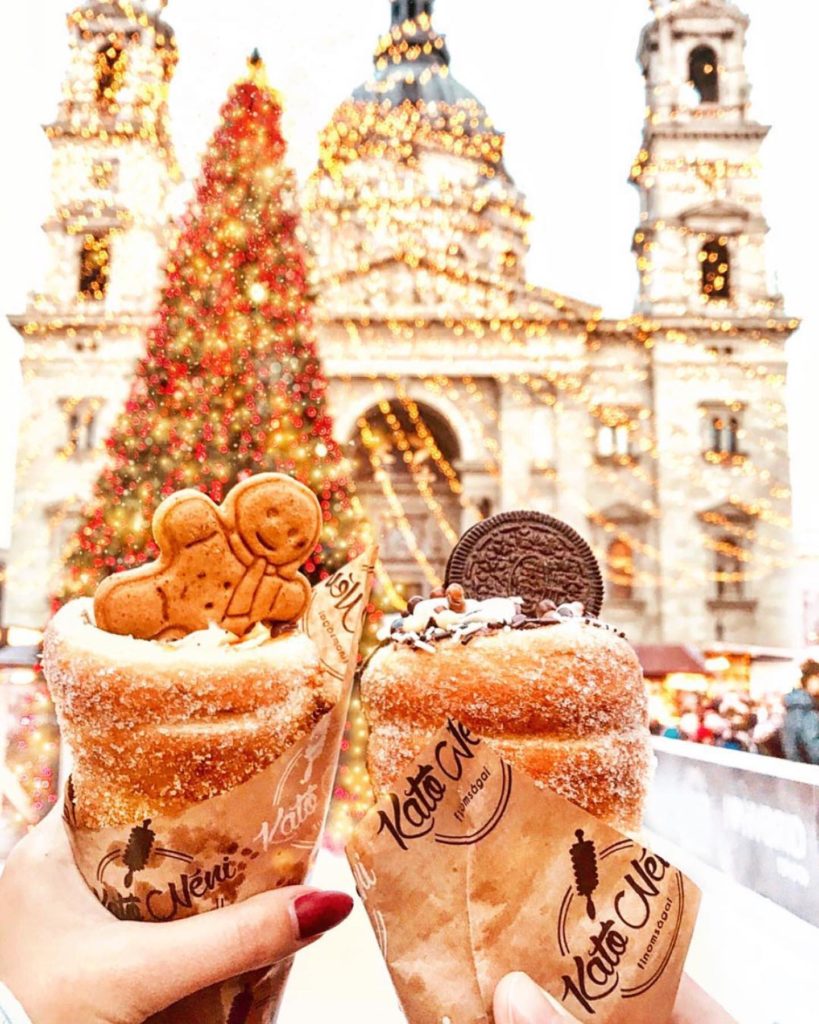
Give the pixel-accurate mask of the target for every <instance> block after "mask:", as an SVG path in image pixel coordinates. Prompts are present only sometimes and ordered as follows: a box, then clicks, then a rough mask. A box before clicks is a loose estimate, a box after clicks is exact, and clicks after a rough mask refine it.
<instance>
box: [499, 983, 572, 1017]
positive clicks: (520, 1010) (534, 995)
mask: <svg viewBox="0 0 819 1024" xmlns="http://www.w3.org/2000/svg"><path fill="white" fill-rule="evenodd" d="M493 1008H494V1011H495V1024H565V1022H566V1020H567V1019H569V1020H571V1018H566V1017H564V1016H563V1015H562V1014H560V1013H558V1011H557V1010H553V1009H552V1006H551V1004H550V1003H549V1001H548V999H547V998H546V996H545V995H544V994H543V992H542V991H541V989H540V988H539V987H538V986H537V985H536V984H535V983H534V982H533V981H532V979H531V978H530V977H529V976H528V975H526V974H523V973H521V972H520V971H515V972H514V973H513V974H507V975H506V977H505V978H501V980H500V982H499V983H498V987H497V988H496V989H495V998H494V1003H493Z"/></svg>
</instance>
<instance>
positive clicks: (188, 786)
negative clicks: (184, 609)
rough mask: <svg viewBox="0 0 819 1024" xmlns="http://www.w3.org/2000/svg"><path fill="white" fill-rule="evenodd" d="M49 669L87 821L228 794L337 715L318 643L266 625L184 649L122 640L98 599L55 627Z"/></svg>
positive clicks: (185, 643)
mask: <svg viewBox="0 0 819 1024" xmlns="http://www.w3.org/2000/svg"><path fill="white" fill-rule="evenodd" d="M43 666H44V670H45V673H46V676H47V678H48V682H49V686H50V688H51V693H52V696H53V698H54V700H55V703H56V705H57V713H58V715H59V720H60V726H61V728H62V730H63V733H64V735H65V737H66V739H67V740H68V743H69V745H70V747H71V750H72V752H73V755H74V769H73V775H72V778H73V786H74V796H75V802H76V809H77V817H78V824H80V825H82V826H87V827H100V826H103V825H114V824H125V823H131V822H134V821H138V820H139V819H141V818H144V817H152V816H153V815H156V814H159V813H164V812H169V811H173V810H175V809H177V808H181V807H182V806H185V805H188V804H191V803H195V802H198V801H200V800H205V799H207V798H208V797H212V796H216V795H217V794H219V793H222V792H225V791H226V790H228V789H230V788H231V787H233V786H236V785H238V784H240V783H242V782H244V781H245V780H246V779H249V778H250V777H251V776H252V775H254V774H255V773H256V772H258V771H259V770H261V769H263V768H265V767H267V766H268V765H269V764H272V763H273V761H275V760H276V758H277V757H279V755H280V754H282V753H283V752H284V750H285V749H286V748H287V747H288V746H290V745H291V744H292V743H293V742H294V741H295V740H296V739H298V738H299V736H301V735H302V734H304V733H305V732H306V731H307V730H308V729H310V728H311V727H312V725H313V724H314V723H315V721H316V720H317V719H318V718H320V717H321V716H322V715H323V714H325V713H326V712H327V711H328V710H329V709H330V708H332V707H333V706H334V705H335V703H336V702H337V701H338V699H339V696H340V692H339V691H340V683H339V681H338V680H336V679H334V678H333V677H332V676H330V675H329V674H328V673H326V672H324V671H323V670H322V669H321V666H320V663H319V657H318V652H317V650H316V648H315V646H314V644H313V642H312V641H311V640H310V639H309V638H308V637H307V636H306V635H305V634H304V633H301V632H295V631H293V630H290V631H289V632H286V633H284V634H282V635H278V636H271V634H270V630H269V629H267V628H266V627H264V626H262V625H259V626H257V627H256V629H255V630H254V631H252V632H251V633H250V634H249V635H247V636H246V637H244V638H242V639H241V640H240V639H239V638H237V637H235V636H234V635H232V634H230V633H227V632H226V631H224V630H222V629H220V628H218V627H216V626H211V627H210V628H209V629H207V630H203V631H201V632H198V633H192V634H189V635H188V636H187V637H185V638H184V639H181V640H176V641H168V642H163V641H156V640H140V639H135V638H133V637H125V636H118V635H115V634H113V633H108V632H106V631H104V630H102V629H99V628H98V627H97V626H96V625H95V624H94V618H93V606H92V602H91V600H90V599H80V600H77V601H72V602H70V603H69V604H67V605H65V606H64V607H63V608H62V609H60V611H59V612H58V613H57V615H55V617H54V618H53V619H52V621H51V623H50V624H49V626H48V629H47V631H46V636H45V641H44V646H43Z"/></svg>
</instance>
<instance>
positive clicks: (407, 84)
mask: <svg viewBox="0 0 819 1024" xmlns="http://www.w3.org/2000/svg"><path fill="white" fill-rule="evenodd" d="M432 7H433V0H392V3H391V15H392V17H391V25H390V29H389V31H388V32H387V33H386V35H384V36H382V37H381V39H379V41H378V45H377V47H376V50H375V54H374V57H373V61H374V64H375V73H374V75H373V76H372V77H371V78H370V79H369V80H367V81H366V82H364V83H363V84H362V85H360V86H359V87H358V88H357V89H354V90H353V92H352V94H351V96H350V97H349V98H348V99H347V100H345V101H344V103H342V104H341V106H340V107H339V108H338V109H337V110H336V112H335V114H334V116H333V118H332V121H331V122H330V124H329V126H328V127H327V129H326V130H325V131H324V132H323V133H322V140H321V141H322V164H323V165H324V166H325V168H326V169H327V170H329V171H330V172H331V173H335V172H337V170H338V164H339V163H342V164H343V163H346V162H348V161H350V160H352V159H358V158H360V157H362V156H367V155H370V154H377V155H378V156H379V157H381V156H387V155H390V154H391V155H393V156H398V157H399V158H401V159H406V160H408V162H409V163H410V164H412V163H413V162H414V159H415V157H417V155H418V151H419V149H420V148H426V149H428V150H443V151H445V152H448V153H450V154H452V155H454V156H461V157H466V158H467V159H470V160H474V161H477V163H478V164H479V165H480V167H479V172H480V174H481V175H482V177H483V178H485V179H491V178H493V177H495V175H496V174H497V175H499V176H502V177H503V178H504V179H506V181H507V182H508V183H511V180H510V179H509V176H508V174H507V172H506V170H505V168H504V166H503V135H502V133H500V132H499V131H498V130H497V129H496V128H495V127H494V125H493V123H492V119H491V118H490V117H489V115H488V113H487V111H486V108H485V107H484V105H483V104H482V103H481V102H480V100H478V98H477V97H476V96H475V95H474V94H473V93H472V92H470V91H469V89H467V88H465V87H464V86H463V85H461V83H460V82H458V81H457V80H456V79H455V78H454V76H453V75H452V72H451V70H450V58H449V50H448V49H447V45H446V40H445V38H444V36H443V35H440V34H439V33H438V32H436V31H435V28H434V27H433V24H432Z"/></svg>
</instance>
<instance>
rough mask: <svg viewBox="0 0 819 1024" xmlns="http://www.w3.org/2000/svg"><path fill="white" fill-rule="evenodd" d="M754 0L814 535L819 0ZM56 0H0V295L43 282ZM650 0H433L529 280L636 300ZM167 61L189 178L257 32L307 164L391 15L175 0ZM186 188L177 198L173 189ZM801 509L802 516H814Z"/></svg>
mask: <svg viewBox="0 0 819 1024" xmlns="http://www.w3.org/2000/svg"><path fill="white" fill-rule="evenodd" d="M740 4H741V6H742V7H743V9H744V10H746V11H747V13H748V14H749V15H750V16H751V19H752V21H751V30H750V35H749V44H748V64H749V68H750V73H751V79H752V82H753V84H754V92H753V102H754V113H755V115H756V117H757V118H758V119H759V120H761V121H764V122H767V123H770V124H773V125H774V131H773V132H772V133H771V136H770V138H769V140H768V142H767V143H766V146H765V149H764V150H763V159H764V165H765V166H764V171H765V178H764V195H765V197H766V203H765V206H766V213H767V216H768V219H769V221H770V223H771V226H772V232H771V236H770V253H769V261H770V265H771V267H772V268H773V269H774V270H775V271H776V272H777V274H778V281H779V287H780V289H781V290H782V291H783V293H784V295H785V298H786V302H787V311H788V312H789V313H791V314H792V315H795V316H800V317H803V318H804V325H803V327H802V330H801V331H800V333H799V334H798V335H797V336H796V338H795V339H794V340H793V341H792V342H791V348H790V354H791V361H792V362H791V365H792V388H791V390H792V396H791V397H792V410H791V423H792V449H793V459H794V461H793V478H794V486H795V491H796V494H795V498H796V507H795V512H796V525H797V528H798V532H799V535H800V537H801V539H802V542H803V544H806V545H809V546H810V547H811V548H812V549H815V550H819V517H817V515H816V512H817V510H819V472H818V471H817V469H816V466H817V460H816V456H815V454H814V450H813V448H814V438H815V436H816V417H815V413H813V412H812V410H811V405H812V404H815V401H816V400H815V398H814V391H815V390H816V388H817V385H819V349H817V339H816V332H817V328H818V327H819V286H817V282H816V277H817V259H816V246H817V239H819V209H817V203H816V199H815V195H816V189H817V168H816V165H815V163H814V162H813V157H814V152H815V136H816V128H815V105H814V102H813V101H814V100H815V96H816V83H815V70H814V69H815V60H816V56H815V54H816V49H815V48H816V39H817V38H819V5H816V4H813V3H810V2H809V0H776V2H775V3H774V2H772V0H740ZM72 6H73V5H72V4H70V3H67V2H65V0H17V2H16V3H12V4H4V5H3V8H4V9H3V31H2V35H1V36H0V97H2V107H1V112H0V129H1V130H2V135H0V138H2V139H3V146H2V150H3V153H4V160H3V163H2V165H0V312H4V313H10V312H19V311H21V310H22V309H23V308H24V305H25V300H26V294H27V293H28V292H29V291H30V290H32V289H34V288H37V287H39V284H40V268H41V265H42V234H41V232H40V230H39V226H40V224H41V223H42V221H43V220H44V219H45V217H46V215H47V213H48V211H49V198H50V197H49V185H48V172H49V157H50V152H49V148H50V147H49V145H48V143H47V141H46V139H45V136H44V135H43V133H42V131H41V130H40V127H39V126H40V125H41V124H43V123H44V122H46V121H48V120H50V119H51V118H53V116H54V114H55V110H56V105H57V101H58V98H59V95H60V89H61V85H62V79H63V74H64V71H65V68H66V64H67V57H68V49H67V45H66V39H67V33H66V26H65V17H64V15H65V13H66V12H67V11H68V10H69V9H70V8H71V7H72ZM648 16H649V6H648V3H647V2H646V0H614V2H613V0H570V2H562V3H558V2H557V0H551V2H544V0H503V2H502V3H501V2H498V0H437V3H436V11H435V24H436V27H437V28H438V29H439V31H443V32H445V33H446V34H447V37H448V42H449V47H450V52H451V54H452V69H453V73H454V75H455V76H456V77H457V78H458V79H459V80H460V81H461V82H463V84H464V85H466V86H467V87H468V88H470V89H472V90H473V91H474V92H475V93H476V94H477V96H478V97H479V98H480V99H481V100H482V101H483V102H484V104H485V105H486V107H487V108H488V110H489V112H490V114H491V115H492V117H493V118H494V120H495V122H496V124H497V125H498V126H499V127H500V128H501V129H502V130H504V131H505V132H506V136H507V149H506V166H507V167H508V169H509V171H510V172H511V174H512V175H513V177H514V178H515V179H516V181H517V183H518V185H519V186H520V187H521V188H522V189H523V190H524V192H526V194H527V195H528V198H529V206H530V209H531V211H532V213H533V215H534V222H533V224H532V228H531V232H530V234H531V241H532V251H531V255H530V258H529V264H528V268H529V277H530V279H531V280H532V281H533V282H535V283H536V284H540V285H544V286H546V287H548V288H552V289H555V290H557V291H563V292H566V293H567V294H569V295H574V296H576V297H577V298H580V299H584V300H586V301H588V302H592V303H595V304H597V305H601V306H602V307H603V309H604V312H605V313H606V314H609V315H613V316H617V315H624V314H627V313H629V312H630V311H631V308H632V305H633V302H634V296H635V292H636V284H637V279H636V271H635V269H634V263H633V258H632V256H631V253H630V252H629V246H630V240H631V234H632V231H633V229H634V227H635V225H636V222H637V195H636V192H635V191H634V190H633V189H632V188H631V187H630V186H629V185H628V184H627V183H626V178H627V174H628V170H629V167H630V166H631V160H632V158H633V156H634V154H635V153H636V151H637V149H638V148H639V142H640V132H641V127H642V116H643V107H644V93H643V81H642V77H641V75H640V72H639V69H638V67H637V64H636V62H635V59H634V57H635V53H636V49H637V42H638V38H639V33H640V29H641V27H642V25H643V24H644V23H645V22H646V21H647V20H648ZM166 17H167V20H168V21H169V22H170V23H171V24H172V25H173V26H174V28H175V30H176V35H177V39H178V42H179V48H180V63H179V66H178V69H177V72H176V76H175V79H174V82H173V85H172V87H171V112H172V132H173V137H174V140H175V143H176V147H177V151H178V155H179V158H180V161H181V163H182V166H183V169H184V171H185V174H186V175H187V177H189V178H190V177H192V176H194V175H195V174H196V171H197V167H198V158H199V154H200V153H201V151H202V149H203V148H204V145H205V143H206V142H207V139H208V137H209V135H210V134H211V132H212V130H213V128H214V125H215V121H216V116H217V113H218V109H219V107H220V105H221V104H222V102H223V100H224V98H225V95H226V92H227V89H228V87H229V85H230V83H231V82H232V81H233V80H235V79H236V78H237V77H238V76H240V75H241V74H242V73H243V72H244V68H245V63H244V62H245V57H246V55H247V54H248V53H249V52H250V51H251V50H252V48H253V47H254V46H258V47H259V49H260V50H261V52H262V55H263V57H264V58H265V61H266V63H267V66H268V72H269V77H270V79H271V82H272V83H273V84H274V85H276V86H277V87H278V88H279V89H280V90H281V91H282V92H283V93H284V96H285V105H286V116H285V131H286V134H287V137H288V139H289V143H290V159H291V162H292V164H293V166H295V168H296V170H297V172H298V174H299V177H300V178H301V179H302V180H304V178H305V176H306V175H307V174H308V173H309V172H310V170H311V169H312V167H313V165H314V163H315V160H316V156H317V138H316V134H317V132H318V131H319V129H320V128H321V127H322V126H323V125H324V124H325V123H326V122H327V121H328V120H329V118H330V116H331V114H332V112H333V109H334V108H335V106H336V105H337V104H338V103H339V102H340V101H341V100H342V99H343V98H344V97H345V96H346V95H347V94H348V93H349V92H350V90H351V89H352V88H353V87H354V86H355V85H357V84H358V83H359V82H361V81H363V80H365V79H366V78H368V77H369V75H370V72H371V66H372V65H371V54H372V50H373V47H374V44H375V42H376V39H377V37H378V35H379V34H380V33H382V32H383V31H385V30H386V28H387V26H388V24H389V3H388V0H345V2H343V3H341V2H336V0H300V2H292V3H291V2H287V0H221V2H218V0H171V3H170V4H169V7H168V10H167V14H166ZM180 198H181V197H180ZM19 350H20V343H19V338H18V336H17V334H16V332H15V331H14V330H13V329H12V328H11V327H10V326H9V325H8V324H7V323H6V322H5V320H2V322H0V547H2V546H4V545H5V544H7V543H8V538H9V532H10V522H11V511H10V509H11V491H12V482H13V475H14V474H13V439H14V436H15V434H16V429H17V418H18V417H19V415H21V410H20V404H19V400H18V396H19V375H18V372H17V358H18V356H19ZM814 524H815V525H814Z"/></svg>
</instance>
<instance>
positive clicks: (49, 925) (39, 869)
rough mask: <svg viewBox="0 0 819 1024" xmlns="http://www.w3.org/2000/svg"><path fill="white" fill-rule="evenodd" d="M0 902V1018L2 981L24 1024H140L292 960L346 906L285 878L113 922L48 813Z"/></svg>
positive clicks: (10, 868) (0, 888) (3, 883)
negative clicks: (179, 910)
mask: <svg viewBox="0 0 819 1024" xmlns="http://www.w3.org/2000/svg"><path fill="white" fill-rule="evenodd" d="M0 903H2V906H3V913H2V915H0V1019H3V1020H5V1019H6V1018H5V1016H4V1013H3V1009H4V1006H5V1003H6V1002H7V1000H8V997H5V999H4V993H3V991H2V986H4V985H5V986H6V987H7V988H8V990H9V991H10V992H11V994H12V996H13V997H14V998H15V999H16V1000H17V1002H18V1003H20V1005H21V1006H22V1008H23V1010H24V1011H25V1013H26V1015H27V1016H28V1017H29V1018H30V1019H31V1020H32V1021H33V1022H34V1024H80V1022H82V1024H141V1022H142V1021H144V1020H145V1018H146V1017H149V1016H151V1015H152V1014H154V1013H157V1012H158V1011H160V1010H162V1009H164V1008H165V1007H166V1006H168V1005H170V1004H171V1003H173V1002H176V1001H177V1000H179V999H181V998H182V997H184V996H186V995H188V994H190V993H191V992H194V991H196V990H197V989H200V988H204V987H205V986H207V985H211V984H214V983H215V982H218V981H222V980H224V979H226V978H229V977H232V976H233V975H236V974H241V973H244V972H246V971H252V970H256V969H257V968H265V967H267V966H269V965H270V964H272V963H275V962H277V961H279V960H282V959H284V958H286V957H289V956H292V955H293V954H294V953H296V952H298V950H300V949H303V948H304V947H305V946H306V945H309V944H310V943H311V942H313V941H315V940H316V939H317V938H318V937H319V936H321V935H322V934H324V932H326V931H328V930H329V929H330V928H333V927H335V925H337V924H339V923H340V922H341V921H343V920H344V918H345V917H346V916H347V914H348V913H349V912H350V909H351V908H352V900H351V899H350V897H349V896H347V895H346V894H345V893H333V892H320V891H317V890H315V889H310V888H308V887H306V886H289V887H286V888H281V889H277V890H275V891H273V892H266V893H262V894H260V895H258V896H254V897H252V898H251V899H248V900H245V901H244V902H243V903H237V904H234V905H233V906H229V907H224V908H222V909H220V910H214V911H212V912H211V913H209V914H201V915H199V916H198V917H191V918H187V919H186V920H184V921H171V922H169V923H167V924H143V923H140V922H134V921H117V920H116V919H115V918H114V917H112V916H111V915H110V914H109V913H108V911H107V910H105V909H104V908H103V907H102V906H100V904H99V903H98V902H97V900H96V899H95V898H94V896H93V895H92V894H91V892H90V890H89V889H88V887H87V886H86V884H85V882H83V880H82V878H81V877H80V874H79V872H78V871H77V869H76V867H75V866H74V863H73V860H72V856H71V850H70V848H69V844H68V838H67V836H66V832H65V828H64V826H63V823H62V820H61V816H60V812H59V811H58V810H55V811H52V813H51V814H50V815H49V816H48V817H47V818H46V819H45V820H44V821H43V822H42V823H41V824H40V825H38V826H37V828H35V829H34V830H33V831H31V832H30V833H29V834H28V836H27V837H26V838H25V839H24V840H23V841H22V842H21V843H19V844H18V845H17V846H16V847H15V849H14V850H13V851H12V853H11V855H10V857H9V859H8V862H7V864H6V868H5V871H4V873H3V876H2V878H0Z"/></svg>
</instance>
